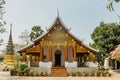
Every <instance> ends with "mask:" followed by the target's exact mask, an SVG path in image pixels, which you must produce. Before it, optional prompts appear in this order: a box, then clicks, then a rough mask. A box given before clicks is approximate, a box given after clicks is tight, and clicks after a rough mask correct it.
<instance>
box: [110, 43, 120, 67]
mask: <svg viewBox="0 0 120 80" xmlns="http://www.w3.org/2000/svg"><path fill="white" fill-rule="evenodd" d="M119 55H120V44H119V45H117V47H116V48H115V49H114V50H113V51H111V52H110V59H112V61H115V62H114V65H115V69H120V61H119V60H120V57H119Z"/></svg>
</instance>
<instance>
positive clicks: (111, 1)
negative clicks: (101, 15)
mask: <svg viewBox="0 0 120 80" xmlns="http://www.w3.org/2000/svg"><path fill="white" fill-rule="evenodd" d="M114 2H116V3H118V2H120V0H109V2H108V3H107V6H106V7H107V9H109V10H110V11H114V8H113V3H114Z"/></svg>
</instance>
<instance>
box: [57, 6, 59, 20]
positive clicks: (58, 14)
mask: <svg viewBox="0 0 120 80" xmlns="http://www.w3.org/2000/svg"><path fill="white" fill-rule="evenodd" d="M57 17H58V18H59V8H58V7H57Z"/></svg>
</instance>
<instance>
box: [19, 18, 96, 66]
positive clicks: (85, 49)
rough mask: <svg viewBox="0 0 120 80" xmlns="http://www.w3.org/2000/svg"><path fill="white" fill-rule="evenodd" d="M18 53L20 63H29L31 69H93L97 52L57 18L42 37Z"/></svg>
mask: <svg viewBox="0 0 120 80" xmlns="http://www.w3.org/2000/svg"><path fill="white" fill-rule="evenodd" d="M18 53H20V54H21V56H22V62H30V66H32V67H34V66H38V67H50V68H52V67H58V66H59V67H94V66H93V61H94V57H95V54H96V53H97V51H96V50H94V49H92V48H90V47H89V46H87V45H85V44H84V43H83V42H82V40H80V39H78V38H77V37H75V36H74V35H73V34H72V33H71V32H70V29H69V28H67V27H66V26H65V25H64V23H63V22H62V20H61V18H60V17H59V16H57V17H56V19H55V21H54V23H53V24H52V26H50V27H49V28H48V29H47V31H46V32H45V33H44V34H43V35H42V36H40V37H38V38H37V39H35V40H34V41H33V44H31V45H28V46H26V47H24V48H22V49H20V50H18Z"/></svg>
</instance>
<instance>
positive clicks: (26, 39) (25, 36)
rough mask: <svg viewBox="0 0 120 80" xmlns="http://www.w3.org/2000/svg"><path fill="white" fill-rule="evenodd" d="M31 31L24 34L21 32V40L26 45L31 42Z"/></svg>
mask: <svg viewBox="0 0 120 80" xmlns="http://www.w3.org/2000/svg"><path fill="white" fill-rule="evenodd" d="M29 34H30V33H29V31H27V30H24V32H21V35H20V36H19V38H20V39H21V40H22V41H23V43H25V44H26V45H28V44H29V42H30V37H29Z"/></svg>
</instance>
